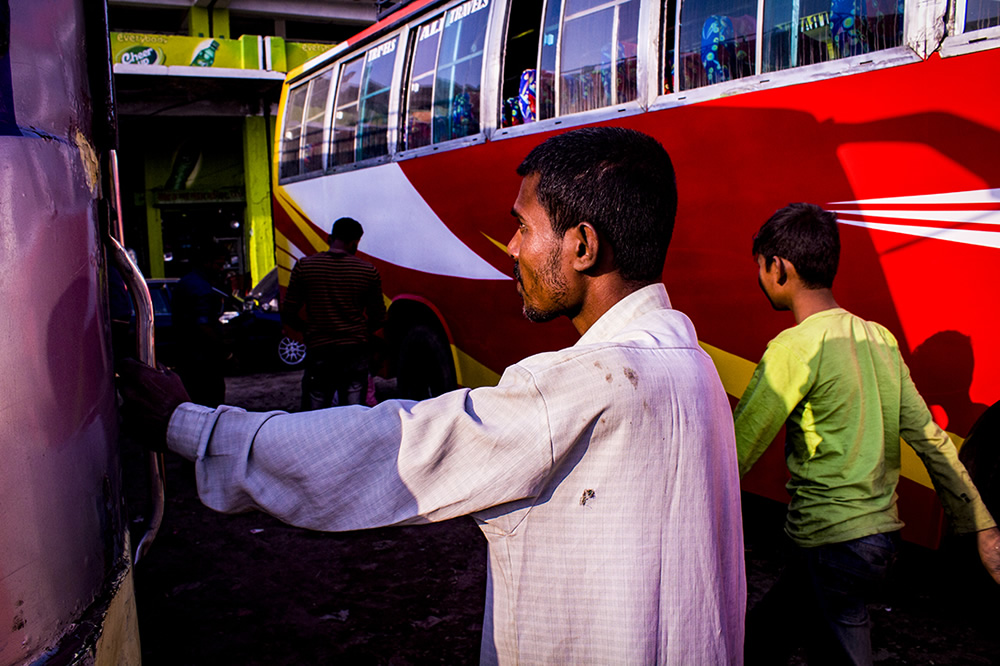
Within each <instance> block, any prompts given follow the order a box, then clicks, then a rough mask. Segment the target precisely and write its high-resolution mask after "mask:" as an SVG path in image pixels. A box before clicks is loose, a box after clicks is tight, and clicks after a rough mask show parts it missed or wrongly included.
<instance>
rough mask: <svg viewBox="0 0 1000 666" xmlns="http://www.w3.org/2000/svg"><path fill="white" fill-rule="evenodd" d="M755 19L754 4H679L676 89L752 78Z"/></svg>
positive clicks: (742, 0) (706, 0)
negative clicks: (678, 53)
mask: <svg viewBox="0 0 1000 666" xmlns="http://www.w3.org/2000/svg"><path fill="white" fill-rule="evenodd" d="M756 17H757V2H756V1H755V0H694V1H693V2H691V1H689V2H684V3H682V4H681V15H680V28H679V31H680V63H679V68H680V89H681V90H690V89H691V88H700V87H701V86H706V85H711V84H713V83H722V82H723V81H731V80H734V79H740V78H743V77H744V76H750V75H752V74H754V73H755V65H754V61H755V49H756V47H757V18H756ZM669 46H670V45H668V48H669ZM665 69H666V68H665Z"/></svg>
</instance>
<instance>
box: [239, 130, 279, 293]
mask: <svg viewBox="0 0 1000 666" xmlns="http://www.w3.org/2000/svg"><path fill="white" fill-rule="evenodd" d="M267 148H268V146H267V120H266V119H265V118H264V117H263V116H247V117H246V118H244V119H243V183H244V187H245V188H246V202H247V206H246V223H245V224H244V229H245V233H246V247H247V248H248V251H247V255H248V259H249V262H250V279H251V282H252V284H257V282H259V281H260V279H261V278H262V277H264V276H265V275H267V273H268V271H270V270H271V269H272V268H274V219H273V218H272V217H271V161H270V158H269V153H268V149H267Z"/></svg>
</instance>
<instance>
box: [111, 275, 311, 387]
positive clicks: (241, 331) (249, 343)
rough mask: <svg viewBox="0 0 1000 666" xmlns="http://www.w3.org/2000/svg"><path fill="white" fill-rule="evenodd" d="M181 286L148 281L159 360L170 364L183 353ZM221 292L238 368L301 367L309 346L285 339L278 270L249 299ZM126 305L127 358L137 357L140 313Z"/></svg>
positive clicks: (232, 356)
mask: <svg viewBox="0 0 1000 666" xmlns="http://www.w3.org/2000/svg"><path fill="white" fill-rule="evenodd" d="M178 282H179V280H178V278H150V279H147V280H146V286H148V287H149V295H150V297H151V299H152V302H153V319H154V327H155V331H154V335H155V341H156V342H155V351H156V360H157V362H158V363H160V364H162V365H166V366H172V365H174V364H176V362H177V357H178V354H179V352H180V350H179V349H178V347H177V345H178V342H177V337H176V331H175V330H174V326H173V309H172V306H173V296H174V289H175V288H176V287H177V283H178ZM219 294H220V295H222V296H223V297H224V298H225V299H226V302H225V305H226V306H225V312H223V314H222V316H221V317H220V318H219V320H220V322H221V323H222V330H223V339H224V342H225V345H226V348H227V350H228V352H229V356H230V367H231V368H232V369H233V370H235V371H238V372H243V371H252V370H274V369H279V370H280V369H294V368H297V367H301V366H302V362H303V361H304V360H305V357H306V346H305V343H303V342H302V340H301V338H296V337H293V336H290V335H286V331H285V329H284V327H283V326H282V324H281V316H280V313H279V306H278V277H277V272H276V271H271V272H270V273H268V274H267V275H266V276H264V278H263V279H262V280H261V281H260V282H259V283H258V284H257V286H256V287H254V288H253V289H252V290H251V291H250V293H249V294H248V296H247V298H245V299H242V298H238V297H235V296H230V295H228V294H225V293H223V292H222V291H220V292H219ZM127 307H128V312H129V315H130V322H129V326H128V332H127V336H128V339H127V341H126V342H125V343H124V344H123V345H122V349H123V350H124V353H125V355H129V356H132V355H134V354H135V313H134V311H133V310H132V305H131V301H129V302H128V305H127ZM116 335H117V334H116ZM116 345H117V342H116Z"/></svg>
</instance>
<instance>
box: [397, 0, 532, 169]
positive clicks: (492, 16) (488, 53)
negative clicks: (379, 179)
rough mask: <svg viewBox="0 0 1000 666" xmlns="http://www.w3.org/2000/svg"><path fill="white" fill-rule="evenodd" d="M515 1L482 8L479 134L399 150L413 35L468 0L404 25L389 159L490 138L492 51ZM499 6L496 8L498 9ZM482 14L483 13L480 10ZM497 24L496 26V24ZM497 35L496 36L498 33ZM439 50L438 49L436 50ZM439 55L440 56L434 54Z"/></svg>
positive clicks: (495, 79) (494, 79)
mask: <svg viewBox="0 0 1000 666" xmlns="http://www.w3.org/2000/svg"><path fill="white" fill-rule="evenodd" d="M514 1H516V0H489V3H490V4H489V6H488V7H487V8H486V9H485V11H486V12H487V13H488V19H487V23H486V43H485V44H484V48H483V64H482V67H481V78H480V86H479V131H478V132H476V133H475V134H470V135H469V136H462V137H458V138H456V139H448V140H447V141H441V142H439V143H430V144H428V145H426V146H420V147H418V148H409V149H403V139H404V135H405V133H406V129H405V124H406V121H407V115H408V113H409V107H408V106H407V98H408V95H409V89H410V82H411V79H412V75H413V71H412V70H413V56H414V54H415V49H416V44H417V39H416V33H417V31H418V30H419V29H420V26H422V25H424V24H426V23H427V22H429V21H433V20H434V19H435V18H437V17H439V16H443V15H444V14H446V13H447V12H449V11H450V10H452V9H454V8H455V7H458V6H459V5H462V4H464V3H465V2H468V0H455V1H454V2H449V3H446V4H443V5H441V7H439V8H437V9H436V10H434V11H431V12H427V13H424V14H421V15H419V16H414V17H413V19H412V20H410V21H407V22H406V25H405V26H404V30H405V32H406V35H407V45H406V54H405V57H406V61H405V71H404V72H403V77H402V80H401V81H400V85H399V95H398V104H399V116H398V120H397V122H396V124H395V127H396V133H397V135H396V136H397V140H396V144H395V145H396V152H395V153H394V155H393V159H394V160H397V161H400V160H409V159H413V158H414V157H421V156H423V155H430V154H433V153H438V152H441V151H443V150H456V149H459V148H465V147H466V146H473V145H476V144H479V143H485V142H486V140H487V139H488V138H491V136H492V135H493V132H494V131H495V129H496V127H497V115H498V114H497V113H496V112H495V108H497V107H498V105H499V85H500V81H499V77H500V74H499V72H500V69H499V67H493V66H492V63H494V62H498V61H499V59H498V58H497V57H496V50H497V49H500V50H501V51H502V49H503V44H499V43H498V40H501V41H502V40H503V31H502V30H500V29H502V28H503V27H505V26H506V23H507V10H508V7H509V6H510V3H511V2H514ZM498 7H499V9H498ZM480 11H483V10H480ZM498 12H502V16H500V17H498V16H497V14H498ZM498 24H499V25H498ZM498 33H499V34H498ZM438 48H439V49H440V46H439V47H438ZM438 55H440V54H438ZM434 66H435V70H434V73H435V76H436V75H437V62H435V65H434ZM493 69H496V74H495V75H494V72H493Z"/></svg>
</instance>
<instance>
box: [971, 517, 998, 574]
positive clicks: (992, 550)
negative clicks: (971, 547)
mask: <svg viewBox="0 0 1000 666" xmlns="http://www.w3.org/2000/svg"><path fill="white" fill-rule="evenodd" d="M976 544H977V546H978V547H979V559H980V560H982V561H983V566H984V567H986V571H988V572H989V574H990V576H992V577H993V580H994V581H995V582H996V583H997V584H1000V530H998V529H997V528H996V527H991V528H990V529H988V530H982V531H980V532H977V533H976Z"/></svg>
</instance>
